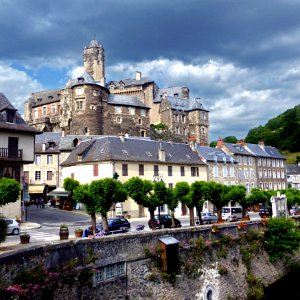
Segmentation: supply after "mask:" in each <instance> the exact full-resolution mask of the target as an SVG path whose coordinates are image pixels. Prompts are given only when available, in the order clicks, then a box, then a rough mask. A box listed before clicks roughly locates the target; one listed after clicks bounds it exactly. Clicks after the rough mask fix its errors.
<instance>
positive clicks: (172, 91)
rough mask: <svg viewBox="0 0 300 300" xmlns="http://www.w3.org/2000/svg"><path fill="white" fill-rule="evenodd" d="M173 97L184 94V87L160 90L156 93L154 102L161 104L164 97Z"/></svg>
mask: <svg viewBox="0 0 300 300" xmlns="http://www.w3.org/2000/svg"><path fill="white" fill-rule="evenodd" d="M164 94H165V95H167V96H172V97H174V95H175V94H178V95H181V94H182V87H181V86H172V87H168V88H166V89H159V90H158V91H157V93H156V96H155V98H154V100H153V102H154V103H155V102H161V96H162V95H164Z"/></svg>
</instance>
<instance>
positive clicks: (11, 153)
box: [0, 148, 23, 161]
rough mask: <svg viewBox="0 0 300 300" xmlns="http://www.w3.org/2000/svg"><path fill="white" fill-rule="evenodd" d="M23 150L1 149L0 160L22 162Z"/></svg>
mask: <svg viewBox="0 0 300 300" xmlns="http://www.w3.org/2000/svg"><path fill="white" fill-rule="evenodd" d="M22 159H23V150H20V149H11V148H0V160H18V161H20V160H22Z"/></svg>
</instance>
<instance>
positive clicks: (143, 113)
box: [141, 108, 146, 117]
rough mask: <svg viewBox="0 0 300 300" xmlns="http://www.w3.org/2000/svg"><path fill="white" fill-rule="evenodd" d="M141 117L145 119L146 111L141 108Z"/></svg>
mask: <svg viewBox="0 0 300 300" xmlns="http://www.w3.org/2000/svg"><path fill="white" fill-rule="evenodd" d="M141 116H142V117H146V110H145V109H144V108H141Z"/></svg>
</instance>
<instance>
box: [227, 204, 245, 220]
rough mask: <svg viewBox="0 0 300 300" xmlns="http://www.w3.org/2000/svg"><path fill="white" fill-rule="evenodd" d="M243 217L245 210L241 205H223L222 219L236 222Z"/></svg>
mask: <svg viewBox="0 0 300 300" xmlns="http://www.w3.org/2000/svg"><path fill="white" fill-rule="evenodd" d="M242 218H243V211H242V208H241V207H234V206H231V207H223V209H222V219H223V220H224V221H229V222H234V221H237V220H240V219H242Z"/></svg>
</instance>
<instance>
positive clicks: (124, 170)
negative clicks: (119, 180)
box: [122, 164, 128, 176]
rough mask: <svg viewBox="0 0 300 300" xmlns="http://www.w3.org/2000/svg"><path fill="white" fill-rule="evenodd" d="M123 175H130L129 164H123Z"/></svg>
mask: <svg viewBox="0 0 300 300" xmlns="http://www.w3.org/2000/svg"><path fill="white" fill-rule="evenodd" d="M122 176H128V165H127V164H122Z"/></svg>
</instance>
